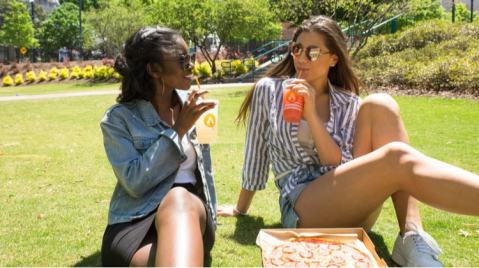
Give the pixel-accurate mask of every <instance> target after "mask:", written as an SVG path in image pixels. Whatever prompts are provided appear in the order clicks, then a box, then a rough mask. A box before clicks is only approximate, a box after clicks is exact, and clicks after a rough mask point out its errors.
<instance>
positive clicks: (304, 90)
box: [292, 79, 341, 165]
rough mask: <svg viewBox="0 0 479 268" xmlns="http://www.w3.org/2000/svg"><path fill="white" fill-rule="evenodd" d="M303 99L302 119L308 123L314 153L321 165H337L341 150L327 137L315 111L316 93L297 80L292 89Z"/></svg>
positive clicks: (303, 82) (322, 123) (310, 87)
mask: <svg viewBox="0 0 479 268" xmlns="http://www.w3.org/2000/svg"><path fill="white" fill-rule="evenodd" d="M292 89H293V90H297V92H298V94H299V95H300V96H302V97H303V98H304V110H303V117H304V119H305V120H306V121H307V122H308V124H309V127H310V129H311V134H312V136H313V140H314V144H315V146H316V151H317V153H318V157H319V160H320V162H321V164H322V165H339V164H340V163H341V149H340V148H339V146H338V145H337V144H336V142H335V141H334V140H333V138H332V137H331V136H330V135H329V133H328V131H327V130H326V128H325V127H324V122H323V121H322V120H321V118H320V117H319V115H318V113H317V111H316V92H315V90H314V88H313V87H312V86H311V85H310V84H308V83H307V82H306V81H305V80H300V79H298V80H297V82H296V81H295V85H294V86H293V88H292Z"/></svg>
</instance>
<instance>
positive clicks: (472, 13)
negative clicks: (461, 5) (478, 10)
mask: <svg viewBox="0 0 479 268" xmlns="http://www.w3.org/2000/svg"><path fill="white" fill-rule="evenodd" d="M473 21H474V0H471V22H473Z"/></svg>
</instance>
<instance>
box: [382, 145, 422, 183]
mask: <svg viewBox="0 0 479 268" xmlns="http://www.w3.org/2000/svg"><path fill="white" fill-rule="evenodd" d="M382 149H383V153H384V158H383V159H384V160H385V161H386V163H387V165H388V167H389V168H390V170H391V171H392V172H394V173H395V174H397V175H399V176H401V177H403V178H407V177H410V175H411V174H412V172H413V171H414V167H415V166H416V164H417V163H418V162H419V157H418V154H417V152H416V151H415V150H414V149H413V148H412V147H411V146H410V145H409V144H407V143H404V142H399V141H394V142H390V143H388V144H386V145H384V146H383V147H382Z"/></svg>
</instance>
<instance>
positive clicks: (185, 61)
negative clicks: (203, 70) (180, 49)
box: [163, 54, 193, 71]
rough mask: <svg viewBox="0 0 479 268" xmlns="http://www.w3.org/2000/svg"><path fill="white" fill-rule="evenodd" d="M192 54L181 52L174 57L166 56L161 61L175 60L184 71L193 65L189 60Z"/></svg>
mask: <svg viewBox="0 0 479 268" xmlns="http://www.w3.org/2000/svg"><path fill="white" fill-rule="evenodd" d="M191 60H192V56H191V55H189V54H181V55H180V56H178V57H176V58H166V59H163V61H176V62H178V63H179V64H180V66H181V67H182V68H183V71H186V70H188V69H190V68H191V67H192V66H193V63H192V62H191Z"/></svg>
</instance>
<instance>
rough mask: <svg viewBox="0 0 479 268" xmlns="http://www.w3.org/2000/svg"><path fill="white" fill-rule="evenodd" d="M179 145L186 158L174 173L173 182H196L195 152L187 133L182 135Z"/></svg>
mask: <svg viewBox="0 0 479 268" xmlns="http://www.w3.org/2000/svg"><path fill="white" fill-rule="evenodd" d="M181 146H183V151H184V153H185V155H186V160H185V161H184V162H183V163H181V165H180V168H179V169H178V173H177V174H176V178H175V183H192V184H196V177H195V169H196V152H195V148H193V144H191V141H190V140H189V139H188V133H186V134H185V135H184V136H183V139H182V140H181Z"/></svg>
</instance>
